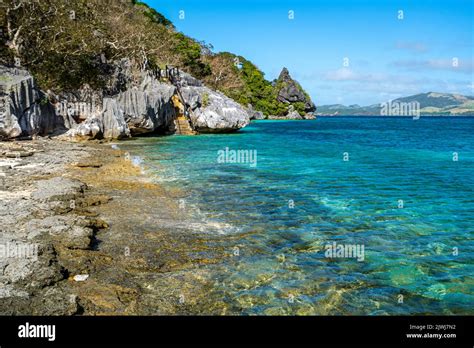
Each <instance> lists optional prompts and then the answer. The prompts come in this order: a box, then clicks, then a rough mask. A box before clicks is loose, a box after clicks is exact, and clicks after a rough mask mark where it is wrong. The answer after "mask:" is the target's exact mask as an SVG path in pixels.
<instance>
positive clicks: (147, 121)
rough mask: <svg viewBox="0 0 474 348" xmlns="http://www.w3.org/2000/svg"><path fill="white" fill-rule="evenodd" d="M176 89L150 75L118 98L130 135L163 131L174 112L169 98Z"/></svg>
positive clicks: (170, 121) (145, 76) (143, 77)
mask: <svg viewBox="0 0 474 348" xmlns="http://www.w3.org/2000/svg"><path fill="white" fill-rule="evenodd" d="M175 93H176V87H175V86H173V85H171V84H166V83H162V82H159V81H158V80H157V79H155V78H154V77H152V76H150V75H146V74H145V75H144V76H142V82H141V83H140V85H138V86H134V87H132V88H129V89H128V90H126V91H125V92H122V93H120V94H119V96H118V103H119V106H120V107H121V109H122V110H123V116H124V120H125V122H126V124H127V125H128V127H129V128H130V133H131V134H132V135H136V134H143V133H151V132H156V131H158V130H162V131H165V130H166V129H167V128H168V127H169V126H170V124H171V123H172V121H173V118H174V115H175V110H174V106H173V103H172V101H171V97H172V96H173V95H174V94H175Z"/></svg>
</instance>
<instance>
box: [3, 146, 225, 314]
mask: <svg viewBox="0 0 474 348" xmlns="http://www.w3.org/2000/svg"><path fill="white" fill-rule="evenodd" d="M114 147H115V146H114ZM0 154H1V162H0V163H1V169H2V173H1V175H2V176H1V177H0V178H1V180H2V181H1V182H2V189H1V191H0V195H1V198H2V199H1V206H0V214H1V220H2V225H1V227H0V228H1V234H0V236H1V242H2V245H4V246H8V247H9V248H10V251H9V254H8V255H7V254H6V253H4V255H3V256H5V257H3V258H2V259H0V262H1V274H0V277H1V281H0V286H1V288H0V314H2V315H27V314H33V315H78V314H84V315H105V314H109V315H119V314H131V315H133V314H179V313H187V312H195V311H196V308H195V307H196V306H197V303H199V305H200V306H205V305H208V302H209V301H210V299H209V293H210V292H212V290H211V289H210V288H209V287H210V280H209V279H208V277H207V274H206V273H205V272H204V271H200V270H199V265H201V264H209V263H213V262H218V260H219V259H222V258H223V257H226V255H225V252H224V251H223V250H219V249H218V248H213V247H210V245H209V243H210V242H211V243H212V238H211V237H210V238H207V239H203V237H202V236H198V235H196V234H193V232H192V231H190V230H189V228H188V227H189V226H192V225H193V221H191V220H189V217H188V216H187V215H186V211H185V210H183V209H180V208H179V199H180V197H182V196H183V194H184V193H183V192H176V191H175V192H173V191H167V190H166V189H165V188H163V187H161V186H159V185H157V184H155V183H153V182H152V180H151V179H150V177H148V176H147V175H146V174H145V173H144V171H143V169H141V168H140V167H138V166H136V165H134V164H133V163H132V161H133V158H131V157H130V155H129V154H128V153H126V152H124V151H120V150H117V149H113V148H112V147H111V146H110V144H90V143H88V144H83V143H69V142H61V141H57V140H51V139H38V140H35V141H24V142H5V143H0ZM194 223H195V222H194ZM28 248H29V249H28ZM12 250H16V253H15V252H12ZM22 250H23V251H25V250H32V251H33V253H32V254H31V255H22V254H21V251H22ZM4 251H5V250H4ZM19 251H20V252H19ZM197 255H199V256H197ZM212 307H214V308H215V313H225V311H226V309H225V306H224V304H222V305H221V306H219V304H218V303H214V304H212Z"/></svg>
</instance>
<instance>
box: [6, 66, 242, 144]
mask: <svg viewBox="0 0 474 348" xmlns="http://www.w3.org/2000/svg"><path fill="white" fill-rule="evenodd" d="M134 81H135V82H133V79H132V77H131V73H130V71H129V65H128V64H127V61H126V60H122V61H120V62H118V63H117V65H116V71H115V72H114V73H113V74H112V77H111V81H110V82H109V84H108V86H107V87H106V88H105V89H104V90H103V91H94V90H92V89H91V88H89V87H88V86H84V87H83V88H82V89H80V90H78V91H74V92H63V93H60V94H58V95H55V94H53V93H48V95H46V94H45V93H43V92H41V91H39V90H38V89H37V88H36V86H35V82H34V79H33V78H32V77H31V75H29V74H28V73H27V72H25V71H20V72H19V73H16V74H15V71H14V70H12V69H10V70H9V69H3V72H2V80H1V84H0V86H1V87H2V91H4V93H3V94H2V97H1V102H2V104H1V105H0V137H1V138H15V137H18V136H20V135H34V134H40V135H45V134H48V133H51V132H54V131H58V130H61V132H62V133H64V132H66V131H67V133H66V134H65V135H64V137H67V138H80V139H102V138H105V139H121V138H127V137H130V136H132V135H139V134H144V133H151V132H162V133H166V132H168V131H169V129H170V127H171V125H172V123H173V119H174V118H175V105H174V104H173V101H172V97H173V96H174V95H176V94H177V88H176V87H175V86H174V85H172V84H170V83H164V82H162V81H160V80H158V79H157V78H155V77H154V76H152V75H151V74H149V73H147V72H143V73H141V74H140V75H139V76H138V77H137V78H135V80H134ZM177 83H178V86H180V87H181V90H182V95H183V98H184V100H185V103H186V104H188V105H189V106H190V107H191V110H192V113H191V114H190V116H191V119H192V122H193V125H194V126H195V129H196V130H197V131H199V132H231V131H236V130H238V129H240V128H242V127H245V126H246V125H247V124H248V123H249V115H248V113H247V111H246V110H245V109H244V108H242V107H241V106H240V105H239V104H238V103H236V102H235V101H233V100H232V99H230V98H228V97H226V96H225V95H223V94H222V93H219V92H215V91H213V90H211V89H209V88H207V87H205V86H203V84H202V82H201V81H199V80H197V79H195V78H194V77H192V76H191V75H189V74H186V73H184V72H180V76H179V79H177ZM48 99H49V100H50V101H51V102H50V101H48Z"/></svg>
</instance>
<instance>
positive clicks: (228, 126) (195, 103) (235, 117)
mask: <svg viewBox="0 0 474 348" xmlns="http://www.w3.org/2000/svg"><path fill="white" fill-rule="evenodd" d="M182 94H183V97H184V99H185V100H186V103H188V104H189V105H190V106H191V108H192V109H193V112H192V114H191V119H192V122H193V125H194V127H195V129H196V130H197V131H198V132H201V133H224V132H233V131H237V130H239V129H240V128H243V127H245V126H247V125H248V124H249V123H250V116H249V114H248V113H247V110H245V109H244V108H243V107H242V106H241V105H240V104H238V103H237V102H235V101H234V100H232V99H230V98H228V97H226V96H225V95H224V94H222V93H220V92H215V91H213V90H211V89H209V88H207V87H197V86H190V87H184V88H182Z"/></svg>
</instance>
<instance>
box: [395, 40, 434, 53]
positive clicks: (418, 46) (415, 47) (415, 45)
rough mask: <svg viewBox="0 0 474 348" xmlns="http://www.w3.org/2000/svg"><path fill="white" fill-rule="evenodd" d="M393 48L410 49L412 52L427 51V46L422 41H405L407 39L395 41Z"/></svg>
mask: <svg viewBox="0 0 474 348" xmlns="http://www.w3.org/2000/svg"><path fill="white" fill-rule="evenodd" d="M395 48H396V49H398V50H405V51H411V52H414V53H424V52H426V51H428V47H426V45H425V44H424V43H422V42H407V41H397V42H396V43H395Z"/></svg>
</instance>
